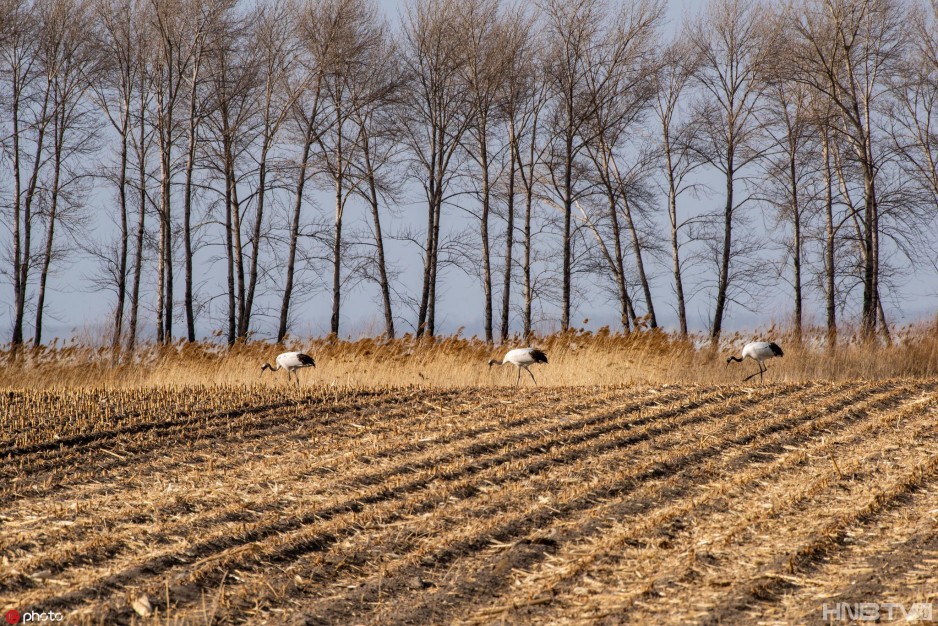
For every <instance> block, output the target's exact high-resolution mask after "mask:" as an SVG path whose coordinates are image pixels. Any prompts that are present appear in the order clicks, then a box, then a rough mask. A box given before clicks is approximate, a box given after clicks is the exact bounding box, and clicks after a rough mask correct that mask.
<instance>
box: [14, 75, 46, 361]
mask: <svg viewBox="0 0 938 626" xmlns="http://www.w3.org/2000/svg"><path fill="white" fill-rule="evenodd" d="M51 91H52V87H51V83H50V82H49V81H48V80H47V81H46V90H45V95H44V96H43V102H42V108H41V109H40V117H39V126H38V128H37V129H36V150H35V153H34V155H33V164H32V171H31V173H30V175H29V181H28V183H27V184H26V199H25V201H24V203H23V231H22V232H23V244H22V257H21V263H20V268H19V269H20V275H19V288H20V292H19V294H18V295H19V299H18V300H17V301H16V311H15V317H14V320H13V336H14V342H13V343H14V345H19V344H22V343H23V324H24V321H25V315H26V310H25V305H26V286H27V285H28V284H29V266H30V264H31V262H32V241H31V240H32V221H33V201H34V200H35V198H36V189H37V187H38V184H39V169H40V167H41V166H42V161H43V147H44V143H45V135H46V129H47V128H48V112H49V97H50V94H51Z"/></svg>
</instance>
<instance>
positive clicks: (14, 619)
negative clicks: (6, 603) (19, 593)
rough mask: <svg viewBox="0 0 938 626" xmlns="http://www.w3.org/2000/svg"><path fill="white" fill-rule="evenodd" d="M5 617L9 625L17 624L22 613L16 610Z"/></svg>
mask: <svg viewBox="0 0 938 626" xmlns="http://www.w3.org/2000/svg"><path fill="white" fill-rule="evenodd" d="M3 617H4V618H6V620H7V624H17V623H19V621H20V612H19V611H17V610H16V609H10V610H9V611H7V612H6V615H4V616H3Z"/></svg>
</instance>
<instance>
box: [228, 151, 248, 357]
mask: <svg viewBox="0 0 938 626" xmlns="http://www.w3.org/2000/svg"><path fill="white" fill-rule="evenodd" d="M225 164H226V166H227V167H228V172H227V177H228V188H229V189H230V193H231V235H232V240H233V242H234V247H233V252H234V268H235V278H236V281H237V313H238V315H237V322H236V324H235V329H236V333H237V335H236V336H237V338H238V339H244V338H245V337H246V336H247V330H246V326H247V325H246V324H245V314H244V312H245V287H244V245H243V243H242V241H241V202H240V200H239V199H238V179H237V177H236V176H235V171H234V157H233V155H232V154H231V149H230V146H229V147H228V155H227V157H226V159H225Z"/></svg>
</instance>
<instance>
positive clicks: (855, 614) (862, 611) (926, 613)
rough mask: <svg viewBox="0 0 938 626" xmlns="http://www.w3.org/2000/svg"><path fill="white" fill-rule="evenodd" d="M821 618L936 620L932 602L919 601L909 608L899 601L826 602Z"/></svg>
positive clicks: (875, 620) (868, 620)
mask: <svg viewBox="0 0 938 626" xmlns="http://www.w3.org/2000/svg"><path fill="white" fill-rule="evenodd" d="M821 618H822V619H823V620H824V621H825V622H846V621H855V622H883V621H890V620H903V621H906V622H932V621H934V618H933V612H932V605H931V603H930V602H917V603H915V604H911V605H909V608H908V609H906V607H905V605H904V604H902V603H899V602H835V603H833V604H827V603H826V602H825V603H824V604H823V605H822V607H821Z"/></svg>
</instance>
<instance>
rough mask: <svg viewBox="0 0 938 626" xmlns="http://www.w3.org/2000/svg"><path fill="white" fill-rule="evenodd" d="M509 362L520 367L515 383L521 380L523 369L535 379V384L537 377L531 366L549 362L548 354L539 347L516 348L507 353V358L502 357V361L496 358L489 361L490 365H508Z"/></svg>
mask: <svg viewBox="0 0 938 626" xmlns="http://www.w3.org/2000/svg"><path fill="white" fill-rule="evenodd" d="M508 363H511V364H512V365H514V366H515V367H517V368H518V379H517V380H516V381H515V385H518V384H519V383H520V382H521V370H524V371H526V372H527V373H528V375H529V376H530V377H531V380H533V381H534V384H535V385H537V379H536V378H534V374H532V373H531V370H530V369H529V368H530V367H531V366H532V365H534V364H535V363H547V355H546V354H545V353H544V352H543V351H542V350H538V349H537V348H515V349H514V350H509V351H508V352H507V353H506V354H505V358H503V359H502V362H501V363H499V362H498V361H496V360H495V359H492V360H491V361H489V367H491V366H493V365H506V364H508Z"/></svg>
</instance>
